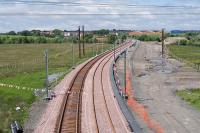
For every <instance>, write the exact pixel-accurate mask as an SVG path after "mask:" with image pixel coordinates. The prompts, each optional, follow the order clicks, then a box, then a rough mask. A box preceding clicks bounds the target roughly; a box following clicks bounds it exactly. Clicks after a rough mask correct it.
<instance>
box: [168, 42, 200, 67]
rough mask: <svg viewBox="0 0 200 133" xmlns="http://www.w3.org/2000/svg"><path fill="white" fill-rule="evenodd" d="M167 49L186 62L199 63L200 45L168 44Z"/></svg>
mask: <svg viewBox="0 0 200 133" xmlns="http://www.w3.org/2000/svg"><path fill="white" fill-rule="evenodd" d="M168 49H169V50H170V52H171V53H172V54H173V55H175V56H176V57H178V58H181V59H182V60H184V61H186V62H190V63H194V64H195V63H200V47H195V46H181V45H180V46H178V45H170V46H168ZM173 55H172V56H173Z"/></svg>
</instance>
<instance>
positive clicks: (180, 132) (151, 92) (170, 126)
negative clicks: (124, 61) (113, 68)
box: [129, 42, 200, 133]
mask: <svg viewBox="0 0 200 133" xmlns="http://www.w3.org/2000/svg"><path fill="white" fill-rule="evenodd" d="M129 56H130V55H129ZM132 56H133V59H132V60H133V62H132V61H130V60H129V63H131V64H133V65H131V64H129V65H130V67H131V66H132V67H133V69H134V72H133V80H132V82H133V83H132V84H133V89H134V97H135V98H136V100H137V101H138V102H139V103H140V104H143V105H144V107H145V109H146V110H147V112H148V114H149V117H150V119H152V120H154V121H156V122H157V123H158V124H159V125H160V127H161V128H162V129H163V131H164V132H165V133H197V132H199V131H200V112H198V111H197V110H195V109H193V108H192V107H190V106H189V105H187V104H186V103H185V102H184V101H182V100H181V99H180V98H179V97H178V96H176V90H181V89H186V88H188V89H189V88H199V87H200V82H199V81H200V73H198V72H196V71H195V70H194V69H192V68H190V67H187V66H186V65H185V64H183V63H181V62H178V61H177V60H175V59H171V58H167V57H166V59H165V60H162V58H161V45H158V44H156V43H154V42H141V43H140V44H139V47H138V49H137V50H136V52H135V54H133V55H132ZM140 124H141V125H142V122H140ZM143 124H144V123H143ZM144 125H145V124H144ZM143 127H145V126H143ZM146 127H147V126H146ZM145 132H153V131H152V130H151V129H147V130H145Z"/></svg>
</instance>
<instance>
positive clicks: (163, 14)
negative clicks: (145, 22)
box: [0, 12, 200, 16]
mask: <svg viewBox="0 0 200 133" xmlns="http://www.w3.org/2000/svg"><path fill="white" fill-rule="evenodd" d="M70 15H80V16H81V15H83V16H88V15H91V16H92V15H97V16H98V15H99V16H112V15H119V16H151V15H154V16H176V15H179V16H180V15H192V16H193V15H194V16H195V15H200V12H199V13H197V12H193V13H190V12H178V13H0V16H70Z"/></svg>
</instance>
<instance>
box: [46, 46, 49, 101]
mask: <svg viewBox="0 0 200 133" xmlns="http://www.w3.org/2000/svg"><path fill="white" fill-rule="evenodd" d="M45 65H46V68H45V69H46V94H47V97H46V99H48V98H49V90H48V85H49V80H48V50H47V49H46V50H45Z"/></svg>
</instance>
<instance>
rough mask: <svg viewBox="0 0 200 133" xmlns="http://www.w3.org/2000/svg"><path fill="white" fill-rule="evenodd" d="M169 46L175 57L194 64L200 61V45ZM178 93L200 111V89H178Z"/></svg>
mask: <svg viewBox="0 0 200 133" xmlns="http://www.w3.org/2000/svg"><path fill="white" fill-rule="evenodd" d="M168 48H169V50H170V52H171V53H172V54H173V56H174V57H175V58H180V59H182V60H183V61H185V62H188V63H190V64H193V65H194V66H196V65H195V64H198V63H200V47H195V46H177V45H171V46H168ZM177 95H178V96H180V97H181V98H182V99H183V100H185V101H186V102H188V103H189V104H190V105H192V106H193V107H194V108H197V109H198V110H199V111H200V89H191V90H189V89H188V90H183V91H177Z"/></svg>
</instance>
